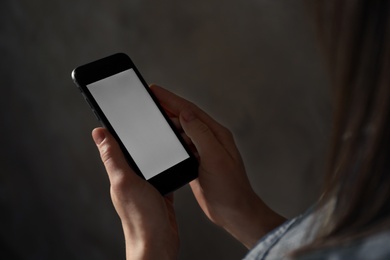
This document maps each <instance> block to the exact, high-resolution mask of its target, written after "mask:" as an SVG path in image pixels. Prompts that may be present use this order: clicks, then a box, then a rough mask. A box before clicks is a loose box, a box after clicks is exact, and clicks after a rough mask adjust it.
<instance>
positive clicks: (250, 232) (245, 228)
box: [221, 192, 286, 249]
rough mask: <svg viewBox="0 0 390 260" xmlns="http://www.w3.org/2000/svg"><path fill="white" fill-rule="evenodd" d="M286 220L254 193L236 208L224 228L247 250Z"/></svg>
mask: <svg viewBox="0 0 390 260" xmlns="http://www.w3.org/2000/svg"><path fill="white" fill-rule="evenodd" d="M285 220H286V219H285V218H284V217H282V216H280V215H279V214H277V213H276V212H274V211H273V210H272V209H271V208H269V207H268V206H267V205H266V204H265V203H264V202H263V201H262V200H261V199H260V198H259V197H258V196H257V195H256V194H255V193H254V192H253V194H251V195H250V196H248V197H246V199H245V201H242V203H240V206H239V207H236V208H234V209H233V210H232V211H231V213H230V214H229V217H227V218H225V220H224V222H223V223H222V225H221V226H222V227H223V228H224V229H225V230H226V231H227V232H229V233H230V234H231V235H232V236H233V237H235V238H236V239H237V240H239V241H240V242H241V243H242V244H243V245H244V246H245V247H246V248H248V249H250V248H252V247H253V246H254V245H255V244H256V243H257V241H258V240H259V239H260V238H261V237H263V236H264V235H266V234H267V233H268V232H270V231H272V230H273V229H274V228H276V227H277V226H279V225H281V224H282V223H283V222H284V221H285Z"/></svg>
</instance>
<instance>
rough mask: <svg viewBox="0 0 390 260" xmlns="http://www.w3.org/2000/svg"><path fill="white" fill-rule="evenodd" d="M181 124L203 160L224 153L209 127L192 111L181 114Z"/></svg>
mask: <svg viewBox="0 0 390 260" xmlns="http://www.w3.org/2000/svg"><path fill="white" fill-rule="evenodd" d="M180 124H181V125H182V127H183V130H184V132H185V133H186V135H187V136H188V137H189V138H190V139H191V141H192V143H193V144H194V145H195V147H196V150H197V151H198V153H199V156H200V157H201V158H202V157H203V158H210V156H215V155H216V154H221V152H224V149H223V147H222V145H221V144H220V142H219V141H218V139H217V138H216V137H215V135H214V133H213V132H212V131H211V129H210V128H209V126H208V125H206V124H205V123H204V122H202V121H201V120H200V119H199V118H197V117H196V115H195V114H194V113H193V112H192V111H189V110H185V111H183V112H181V113H180Z"/></svg>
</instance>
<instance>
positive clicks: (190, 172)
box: [72, 53, 198, 195]
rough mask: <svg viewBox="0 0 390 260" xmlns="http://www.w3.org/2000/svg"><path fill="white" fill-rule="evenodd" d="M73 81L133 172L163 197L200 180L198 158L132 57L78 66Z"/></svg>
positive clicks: (103, 60)
mask: <svg viewBox="0 0 390 260" xmlns="http://www.w3.org/2000/svg"><path fill="white" fill-rule="evenodd" d="M72 78H73V81H74V82H75V83H76V85H77V87H78V88H79V90H80V91H81V94H82V95H83V96H84V98H85V100H86V101H87V103H88V104H89V106H90V107H91V109H92V111H93V113H94V114H95V115H96V117H97V118H98V120H99V121H100V122H101V124H102V125H103V126H104V127H105V128H107V129H108V130H109V131H110V133H111V134H112V135H113V136H114V138H115V139H116V141H117V142H118V143H119V146H120V148H121V149H122V152H123V154H124V156H125V158H126V160H127V162H128V163H129V165H130V166H131V168H132V169H133V170H134V171H135V172H136V173H137V174H138V175H139V176H141V177H142V178H144V179H145V180H147V181H148V182H149V183H151V184H152V185H153V186H154V187H155V188H156V189H157V190H158V191H159V192H160V193H161V194H162V195H165V194H167V193H170V192H172V191H174V190H176V189H178V188H179V187H181V186H183V185H185V184H187V183H188V182H190V181H191V180H193V179H195V178H196V177H197V173H198V162H197V160H196V158H195V157H194V155H193V154H192V153H191V151H190V150H189V148H188V147H187V145H186V143H185V142H184V141H183V139H182V138H181V135H180V134H179V133H178V132H177V131H176V129H175V127H174V125H173V124H172V122H171V121H170V119H169V117H168V116H167V114H166V113H165V112H164V110H163V109H162V107H161V106H160V105H159V103H158V101H157V99H156V98H155V97H154V95H153V93H152V92H151V90H150V89H149V87H148V85H147V84H146V82H145V80H144V79H143V78H142V76H141V74H140V73H139V71H138V70H137V68H136V67H135V66H134V63H133V62H132V60H131V59H130V58H129V57H128V56H127V55H126V54H123V53H117V54H114V55H111V56H109V57H105V58H103V59H100V60H97V61H94V62H91V63H88V64H86V65H82V66H80V67H77V68H76V69H74V70H73V72H72Z"/></svg>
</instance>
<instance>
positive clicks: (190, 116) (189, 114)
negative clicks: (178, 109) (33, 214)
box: [181, 110, 195, 122]
mask: <svg viewBox="0 0 390 260" xmlns="http://www.w3.org/2000/svg"><path fill="white" fill-rule="evenodd" d="M181 115H182V117H183V119H184V120H185V121H187V122H190V121H192V120H194V119H195V115H194V113H193V112H192V111H189V110H185V111H183V112H182V113H181Z"/></svg>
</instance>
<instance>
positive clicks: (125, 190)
mask: <svg viewBox="0 0 390 260" xmlns="http://www.w3.org/2000/svg"><path fill="white" fill-rule="evenodd" d="M151 90H152V91H153V93H154V94H155V96H156V97H157V99H158V100H159V102H160V104H161V105H162V107H163V108H164V109H165V111H166V112H167V113H168V115H169V116H170V118H171V120H172V122H173V123H174V124H175V126H176V127H177V129H178V130H179V131H180V133H181V134H182V136H183V138H184V140H185V141H186V142H187V144H188V145H189V146H190V147H191V149H192V150H193V152H194V154H195V155H196V156H197V158H198V160H199V169H198V175H199V177H198V178H197V179H195V180H194V181H192V182H191V183H190V186H191V189H192V192H193V193H194V196H195V198H196V200H197V201H198V204H199V206H200V207H201V209H202V210H203V212H204V213H205V214H206V216H207V217H208V218H209V219H210V220H211V221H212V222H213V223H215V224H216V225H218V226H220V227H222V228H224V229H225V230H226V231H227V232H228V233H230V234H231V235H232V236H233V237H235V238H236V239H237V240H239V241H240V242H241V243H242V244H243V245H245V246H246V247H247V248H252V247H253V246H254V245H255V243H256V242H257V241H258V240H259V239H260V238H261V237H262V236H263V235H265V234H266V233H268V232H269V231H271V230H272V229H273V228H275V227H276V226H278V225H280V224H281V223H283V222H284V221H285V218H283V217H282V216H280V215H278V214H277V213H275V212H274V211H273V210H271V209H270V208H269V207H268V206H267V205H266V204H265V203H264V202H263V201H262V200H261V199H260V198H259V197H258V196H257V195H256V193H255V192H254V191H253V189H252V187H251V185H250V183H249V180H248V178H247V175H246V172H245V167H244V165H243V162H242V159H241V155H240V153H239V151H238V149H237V147H236V145H235V142H234V139H233V135H232V134H231V132H230V131H229V130H227V129H226V128H225V127H224V126H222V125H221V124H219V123H218V122H217V121H215V120H214V119H213V118H211V117H210V116H209V115H208V114H206V113H205V112H204V111H202V110H201V109H200V108H198V107H197V106H196V105H194V104H193V103H191V102H189V101H187V100H185V99H183V98H181V97H179V96H177V95H175V94H173V93H171V92H169V91H167V90H165V89H163V88H161V87H158V86H156V85H152V86H151ZM92 136H93V139H94V141H95V143H96V145H97V147H98V149H99V151H100V155H101V158H102V161H103V163H104V165H105V168H106V171H107V173H108V176H109V180H110V183H111V198H112V201H113V204H114V207H115V209H116V211H117V213H118V215H119V217H120V219H121V222H122V227H123V230H124V235H125V240H126V256H127V259H154V258H156V257H157V258H158V259H174V258H177V253H178V249H179V237H178V230H177V224H176V219H175V214H174V208H173V194H171V195H168V196H166V197H162V196H161V195H160V194H159V193H158V191H157V190H156V189H155V188H154V187H153V186H152V185H150V184H149V183H148V182H147V181H145V180H143V179H142V178H140V177H139V176H138V175H137V174H136V173H135V172H134V171H133V170H132V169H131V168H130V167H129V165H128V164H127V162H126V160H125V158H124V156H123V154H122V153H121V150H120V148H119V146H118V144H117V143H116V141H115V140H114V138H113V137H112V136H111V135H110V133H109V132H108V131H107V130H106V129H104V128H96V129H94V130H93V132H92Z"/></svg>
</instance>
